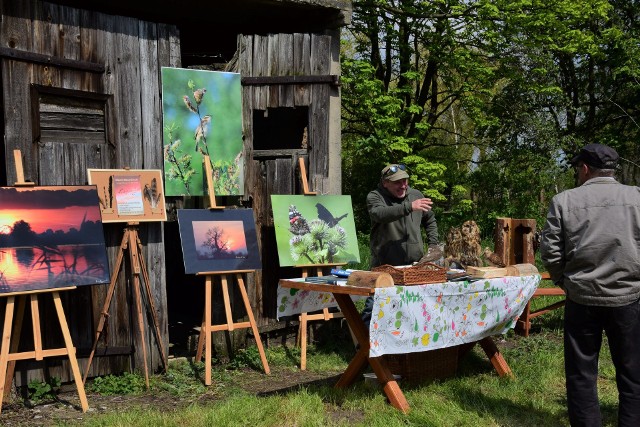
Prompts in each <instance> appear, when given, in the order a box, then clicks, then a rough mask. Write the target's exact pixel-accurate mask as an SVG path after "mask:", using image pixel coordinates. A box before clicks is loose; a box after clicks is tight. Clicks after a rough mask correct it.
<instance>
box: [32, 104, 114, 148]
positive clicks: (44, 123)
mask: <svg viewBox="0 0 640 427" xmlns="http://www.w3.org/2000/svg"><path fill="white" fill-rule="evenodd" d="M40 111H41V113H42V110H40ZM40 130H41V131H43V130H73V131H76V132H81V131H85V132H87V131H88V132H100V133H101V134H102V136H103V138H104V130H105V125H104V114H94V113H88V114H84V113H80V114H69V113H44V114H41V115H40ZM103 140H104V139H103ZM104 141H105V142H106V140H104Z"/></svg>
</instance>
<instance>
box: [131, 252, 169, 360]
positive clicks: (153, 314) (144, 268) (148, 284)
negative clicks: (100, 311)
mask: <svg viewBox="0 0 640 427" xmlns="http://www.w3.org/2000/svg"><path fill="white" fill-rule="evenodd" d="M137 241H138V254H141V253H142V243H141V242H140V239H137ZM139 258H140V266H141V269H142V277H143V279H144V284H145V289H146V290H147V299H148V300H149V307H150V309H151V318H152V319H153V327H154V329H155V332H156V340H157V341H158V347H159V349H160V357H161V358H162V366H164V370H165V372H166V371H167V354H166V353H165V351H164V344H163V343H162V335H160V326H159V322H158V316H157V315H156V305H155V303H154V302H153V294H152V293H151V282H150V281H149V271H148V270H147V265H146V263H145V261H144V257H143V256H140V257H139Z"/></svg>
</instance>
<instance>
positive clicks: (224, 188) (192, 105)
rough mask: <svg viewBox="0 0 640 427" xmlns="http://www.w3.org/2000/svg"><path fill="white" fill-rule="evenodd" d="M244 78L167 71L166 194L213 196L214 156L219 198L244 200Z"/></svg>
mask: <svg viewBox="0 0 640 427" xmlns="http://www.w3.org/2000/svg"><path fill="white" fill-rule="evenodd" d="M241 96H242V95H241V86H240V74H237V73H225V72H218V71H204V70H190V69H185V68H166V67H163V68H162V110H163V113H162V114H163V142H162V144H163V153H164V173H165V194H166V195H167V196H182V195H190V196H204V195H205V194H207V193H208V188H207V179H206V176H205V173H206V168H205V167H204V165H203V157H204V156H209V162H210V164H211V170H212V175H213V176H212V178H213V180H212V182H213V190H214V193H215V195H216V196H229V195H241V194H243V187H244V182H243V181H244V164H243V162H242V101H241Z"/></svg>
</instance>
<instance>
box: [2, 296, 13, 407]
mask: <svg viewBox="0 0 640 427" xmlns="http://www.w3.org/2000/svg"><path fill="white" fill-rule="evenodd" d="M14 302H15V297H13V296H10V297H7V306H6V308H5V312H4V328H3V330H2V348H1V349H0V387H1V388H0V412H2V402H3V399H4V391H5V389H4V387H5V380H6V379H7V378H6V375H7V363H8V362H9V347H10V345H11V323H12V322H13V310H14Z"/></svg>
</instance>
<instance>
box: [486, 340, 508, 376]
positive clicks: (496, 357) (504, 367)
mask: <svg viewBox="0 0 640 427" xmlns="http://www.w3.org/2000/svg"><path fill="white" fill-rule="evenodd" d="M480 346H481V347H482V349H483V350H484V353H485V354H486V355H487V357H488V358H489V360H490V361H491V364H492V365H493V367H494V368H495V370H496V372H497V373H498V375H500V376H501V377H504V376H511V375H513V373H512V372H511V368H509V365H508V364H507V361H506V360H504V357H502V353H500V350H498V347H497V346H496V344H495V343H494V342H493V339H491V337H485V338H482V339H481V340H480Z"/></svg>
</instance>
